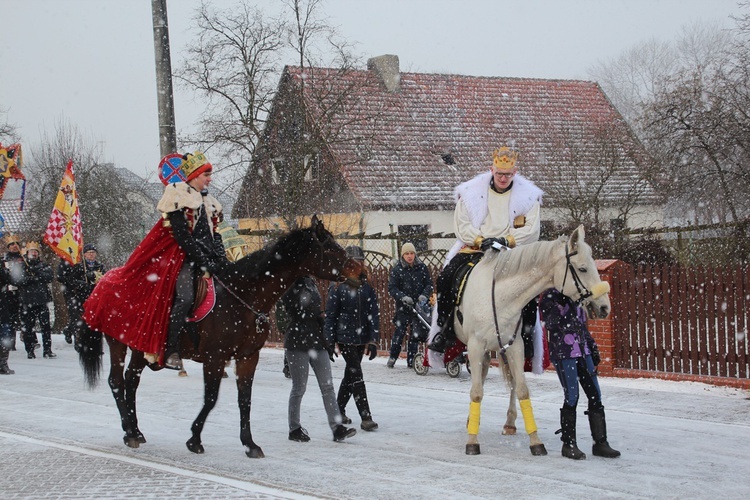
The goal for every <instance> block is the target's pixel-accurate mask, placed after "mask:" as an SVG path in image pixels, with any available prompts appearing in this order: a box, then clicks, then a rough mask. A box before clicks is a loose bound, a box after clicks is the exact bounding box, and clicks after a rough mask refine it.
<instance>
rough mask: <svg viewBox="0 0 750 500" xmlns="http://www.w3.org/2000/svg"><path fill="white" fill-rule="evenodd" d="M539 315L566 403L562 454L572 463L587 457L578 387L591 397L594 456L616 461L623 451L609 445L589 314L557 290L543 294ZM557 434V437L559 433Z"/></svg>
mask: <svg viewBox="0 0 750 500" xmlns="http://www.w3.org/2000/svg"><path fill="white" fill-rule="evenodd" d="M539 313H540V316H541V318H542V321H543V322H544V325H545V329H546V330H547V335H548V339H549V340H548V343H549V357H550V361H552V364H553V365H554V367H555V370H557V376H558V377H559V379H560V383H561V384H562V386H563V393H564V394H565V401H564V403H563V407H562V408H560V426H561V430H559V431H557V433H560V432H561V433H562V438H561V439H562V442H563V446H562V455H563V456H564V457H567V458H572V459H573V460H583V459H585V458H586V454H585V453H584V452H582V451H581V450H579V449H578V446H577V444H576V407H577V405H578V384H579V383H580V384H581V387H583V391H584V392H585V393H586V397H587V398H588V402H589V404H588V411H587V412H585V413H586V414H587V415H588V417H589V426H590V427H591V437H593V438H594V445H593V447H592V453H593V454H594V455H595V456H599V457H606V458H616V457H619V456H620V452H619V451H617V450H615V449H612V448H611V447H610V446H609V443H608V442H607V424H606V421H605V418H604V406H603V405H602V393H601V390H600V389H599V381H598V380H597V374H596V366H597V365H598V364H599V361H600V359H599V349H598V347H597V345H596V341H594V338H593V337H592V336H591V333H589V330H588V328H587V327H586V312H585V311H584V310H583V308H582V307H580V306H578V305H577V304H576V303H575V302H573V300H571V299H570V298H569V297H567V296H565V295H563V294H562V293H560V292H558V291H557V290H556V289H554V288H550V289H549V290H547V291H545V292H544V293H542V296H541V300H540V302H539ZM557 433H556V434H557Z"/></svg>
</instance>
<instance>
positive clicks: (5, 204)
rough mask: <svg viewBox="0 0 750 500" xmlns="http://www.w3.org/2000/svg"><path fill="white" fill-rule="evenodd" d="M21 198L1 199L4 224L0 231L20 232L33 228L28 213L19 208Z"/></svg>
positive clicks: (0, 210) (0, 206) (0, 212)
mask: <svg viewBox="0 0 750 500" xmlns="http://www.w3.org/2000/svg"><path fill="white" fill-rule="evenodd" d="M20 206H21V200H13V199H2V200H0V215H2V217H3V221H4V225H3V227H2V228H0V233H19V232H23V231H29V230H31V225H30V224H29V221H28V219H27V218H26V214H25V213H24V212H21V211H20V210H19V207H20Z"/></svg>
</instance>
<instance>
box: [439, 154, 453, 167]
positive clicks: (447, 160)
mask: <svg viewBox="0 0 750 500" xmlns="http://www.w3.org/2000/svg"><path fill="white" fill-rule="evenodd" d="M440 158H442V159H443V163H445V164H446V165H455V164H456V159H455V158H454V157H453V153H443V154H441V155H440Z"/></svg>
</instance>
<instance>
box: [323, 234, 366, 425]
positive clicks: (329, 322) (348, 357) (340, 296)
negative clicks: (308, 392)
mask: <svg viewBox="0 0 750 500" xmlns="http://www.w3.org/2000/svg"><path fill="white" fill-rule="evenodd" d="M346 253H347V255H348V256H349V257H350V258H352V259H356V260H360V261H363V260H364V258H365V254H364V252H363V251H362V248H360V247H358V246H349V247H346ZM361 279H362V281H361V284H360V286H359V287H354V286H352V285H350V284H349V283H341V284H339V285H338V286H336V285H331V287H330V289H329V290H328V302H327V303H326V319H325V332H326V340H327V342H328V345H331V346H333V345H334V344H338V346H339V350H340V351H341V356H343V358H344V361H346V368H345V369H344V378H343V379H341V385H340V386H339V393H338V396H337V398H336V399H337V401H338V404H339V410H340V412H341V417H342V419H343V420H342V421H343V423H345V424H350V423H351V422H352V421H351V419H350V418H348V417H347V416H346V405H347V403H349V400H350V399H351V398H352V396H354V403H355V404H356V405H357V410H358V411H359V416H360V417H361V419H362V423H361V425H360V427H361V428H362V430H365V431H374V430H375V429H377V428H378V424H377V423H376V422H374V421H373V420H372V413H371V412H370V403H369V401H368V400H367V388H366V387H365V380H364V377H363V376H362V358H363V357H364V355H365V352H367V354H368V355H369V357H370V360H373V359H375V356H377V355H378V344H377V343H378V338H379V337H380V313H379V309H378V297H377V294H376V293H375V290H374V289H373V288H372V286H370V284H369V283H367V281H366V276H362V277H361Z"/></svg>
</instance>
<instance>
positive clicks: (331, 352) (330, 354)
mask: <svg viewBox="0 0 750 500" xmlns="http://www.w3.org/2000/svg"><path fill="white" fill-rule="evenodd" d="M334 355H336V356H338V354H336V350H335V349H331V348H330V347H329V348H328V359H330V360H331V363H333V362H334V361H336V360H335V359H333V356H334Z"/></svg>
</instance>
